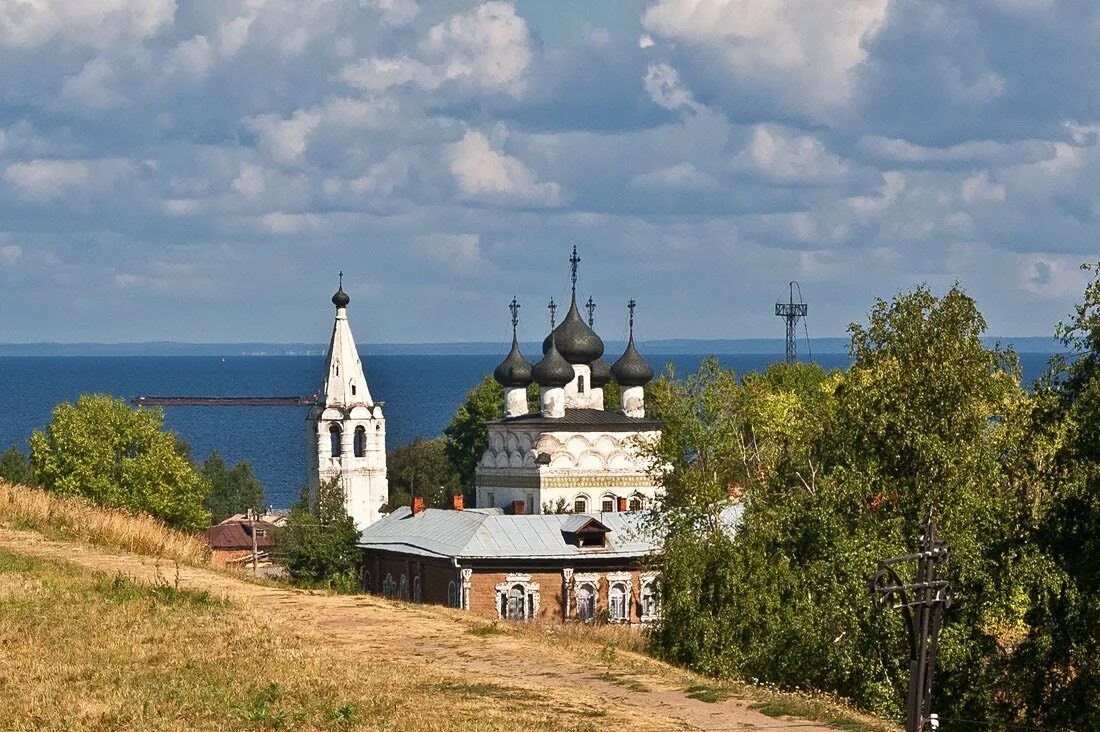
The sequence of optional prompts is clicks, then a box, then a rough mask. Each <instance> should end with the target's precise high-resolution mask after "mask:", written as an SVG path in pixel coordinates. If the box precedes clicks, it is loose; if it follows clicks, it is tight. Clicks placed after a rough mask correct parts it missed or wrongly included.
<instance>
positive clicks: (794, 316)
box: [775, 281, 809, 363]
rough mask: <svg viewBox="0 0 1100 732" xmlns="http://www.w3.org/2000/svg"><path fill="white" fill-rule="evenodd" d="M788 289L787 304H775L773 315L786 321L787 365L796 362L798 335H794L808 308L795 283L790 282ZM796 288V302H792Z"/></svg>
mask: <svg viewBox="0 0 1100 732" xmlns="http://www.w3.org/2000/svg"><path fill="white" fill-rule="evenodd" d="M789 287H790V298H789V299H788V301H787V302H777V303H776V304H775V314H776V315H777V316H779V317H780V318H785V319H786V321H787V363H794V362H795V361H797V360H798V335H797V333H796V328H797V327H798V319H799V318H805V317H806V313H807V312H808V310H809V306H808V305H807V304H806V303H804V302H803V301H802V288H801V287H798V283H797V282H794V281H792V282H791V283H790V285H789ZM796 287H798V302H795V301H794V289H795V288H796Z"/></svg>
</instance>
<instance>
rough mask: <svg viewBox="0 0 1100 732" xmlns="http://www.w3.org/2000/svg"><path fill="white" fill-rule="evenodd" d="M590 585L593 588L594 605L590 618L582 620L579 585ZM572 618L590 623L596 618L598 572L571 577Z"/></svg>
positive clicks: (582, 573)
mask: <svg viewBox="0 0 1100 732" xmlns="http://www.w3.org/2000/svg"><path fill="white" fill-rule="evenodd" d="M586 584H590V585H592V586H593V587H594V588H595V590H596V591H595V594H594V597H595V599H596V602H595V605H594V606H593V607H592V617H591V618H582V617H581V616H580V607H581V596H580V589H581V585H586ZM573 608H574V610H573V617H574V618H576V619H577V620H581V621H583V622H586V623H587V622H592V621H593V620H595V619H596V616H597V615H599V614H600V575H599V573H598V572H581V573H579V574H574V575H573Z"/></svg>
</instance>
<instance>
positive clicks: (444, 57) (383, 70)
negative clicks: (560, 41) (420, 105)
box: [340, 2, 533, 97]
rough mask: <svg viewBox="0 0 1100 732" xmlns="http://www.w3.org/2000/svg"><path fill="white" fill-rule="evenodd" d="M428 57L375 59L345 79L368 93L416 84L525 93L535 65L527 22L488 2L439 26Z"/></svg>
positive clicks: (423, 46)
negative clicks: (452, 83) (530, 73)
mask: <svg viewBox="0 0 1100 732" xmlns="http://www.w3.org/2000/svg"><path fill="white" fill-rule="evenodd" d="M419 51H420V54H421V56H422V58H415V57H412V56H409V55H403V56H397V57H370V58H365V59H363V60H362V61H360V62H359V63H357V64H352V65H350V66H347V67H345V68H344V69H342V70H341V72H340V78H341V79H342V80H343V81H344V82H345V83H347V84H349V85H351V86H354V87H356V88H359V89H365V90H368V91H381V90H384V89H388V88H390V87H393V86H400V85H403V84H412V85H415V86H419V87H421V88H424V89H428V90H434V89H437V88H439V87H440V86H441V85H442V84H444V83H445V82H455V83H456V84H458V85H460V86H464V87H468V88H472V89H474V90H481V91H493V92H501V93H504V94H509V95H511V96H513V97H520V96H522V95H523V93H524V90H525V89H526V74H527V70H528V67H529V66H530V64H531V59H532V55H533V54H532V51H531V38H530V33H529V32H528V29H527V23H526V22H525V21H524V20H523V18H522V17H520V16H519V15H517V14H516V10H515V8H514V7H512V6H511V5H510V4H508V3H504V2H487V3H484V4H482V5H479V6H478V7H477V8H475V9H473V10H471V11H469V12H466V13H457V14H455V15H452V16H451V17H450V18H448V19H447V20H446V21H444V22H443V23H440V24H438V25H435V26H433V27H432V28H430V29H429V30H428V32H427V33H426V34H425V36H424V38H423V40H422V41H421V42H420V45H419Z"/></svg>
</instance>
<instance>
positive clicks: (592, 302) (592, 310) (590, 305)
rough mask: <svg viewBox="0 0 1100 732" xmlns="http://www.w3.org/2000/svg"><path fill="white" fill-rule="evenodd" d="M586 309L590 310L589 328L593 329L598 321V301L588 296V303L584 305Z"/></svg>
mask: <svg viewBox="0 0 1100 732" xmlns="http://www.w3.org/2000/svg"><path fill="white" fill-rule="evenodd" d="M584 307H585V308H586V309H587V310H588V327H589V328H591V327H593V325H595V321H596V318H595V313H596V301H595V300H593V299H592V296H591V295H589V296H588V302H586V303H585V304H584Z"/></svg>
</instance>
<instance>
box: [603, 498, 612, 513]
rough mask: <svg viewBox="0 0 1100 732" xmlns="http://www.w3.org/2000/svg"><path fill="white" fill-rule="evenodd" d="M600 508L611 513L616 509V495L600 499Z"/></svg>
mask: <svg viewBox="0 0 1100 732" xmlns="http://www.w3.org/2000/svg"><path fill="white" fill-rule="evenodd" d="M600 510H601V511H603V512H604V513H611V512H613V511H614V510H615V496H604V497H603V499H602V500H601V501H600Z"/></svg>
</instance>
